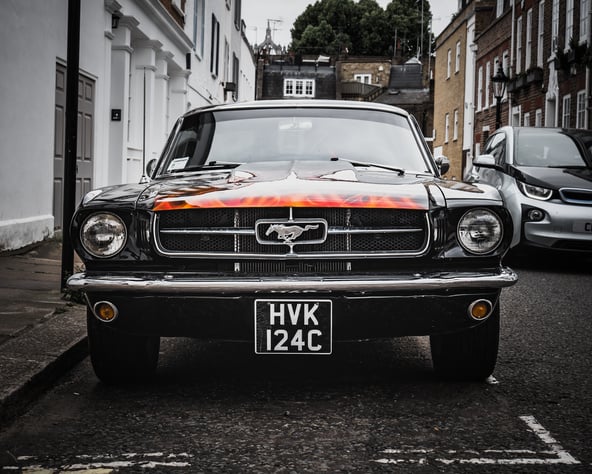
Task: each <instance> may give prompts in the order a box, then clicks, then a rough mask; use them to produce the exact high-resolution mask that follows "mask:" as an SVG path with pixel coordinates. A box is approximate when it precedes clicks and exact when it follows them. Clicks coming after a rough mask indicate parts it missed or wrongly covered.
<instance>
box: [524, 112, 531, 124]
mask: <svg viewBox="0 0 592 474" xmlns="http://www.w3.org/2000/svg"><path fill="white" fill-rule="evenodd" d="M523 124H524V126H525V127H530V112H525V113H524V122H523Z"/></svg>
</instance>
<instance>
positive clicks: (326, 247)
mask: <svg viewBox="0 0 592 474" xmlns="http://www.w3.org/2000/svg"><path fill="white" fill-rule="evenodd" d="M447 166H448V164H447V162H446V160H444V159H440V160H438V161H435V160H434V159H433V158H432V155H431V154H430V151H429V148H428V146H427V145H426V142H425V140H424V138H423V135H422V134H421V131H420V129H419V127H418V125H417V123H416V122H415V120H414V119H413V117H412V116H411V115H409V114H408V113H407V112H405V111H403V110H401V109H397V108H394V107H390V106H386V105H379V104H369V103H362V102H340V101H271V102H264V101H261V102H253V103H236V104H229V105H220V106H211V107H205V108H202V109H197V110H193V111H190V112H188V113H186V114H185V115H184V116H183V117H181V118H180V120H179V121H178V122H177V124H176V126H175V127H174V129H173V131H172V134H171V136H170V138H169V140H168V143H167V145H166V147H165V149H164V151H163V153H162V156H161V158H160V160H159V161H158V163H157V164H156V165H155V167H154V170H153V172H152V173H151V179H150V180H149V182H148V183H144V184H128V185H122V186H114V187H110V188H105V189H100V190H96V191H92V192H91V193H89V194H88V195H87V196H86V197H85V198H84V200H83V202H82V204H81V205H80V207H79V209H78V210H77V212H76V214H75V216H74V219H73V223H72V227H71V234H72V237H73V240H74V242H75V248H76V251H77V252H78V254H79V255H80V257H81V258H82V259H83V261H84V264H85V271H84V272H83V273H78V274H76V275H73V276H72V277H71V278H70V279H69V280H68V284H69V286H70V288H71V289H73V290H82V291H84V292H85V293H86V298H87V301H88V317H87V323H88V335H89V345H90V357H91V362H92V365H93V367H94V370H95V372H96V374H97V375H98V377H99V378H100V379H102V380H103V381H105V382H119V381H125V380H128V379H132V378H141V377H146V376H148V375H150V374H151V373H152V372H153V371H154V370H155V367H156V365H157V359H158V352H159V341H160V337H161V336H186V337H196V338H203V339H208V340H211V339H227V340H244V341H249V342H250V344H252V347H253V351H254V352H255V353H256V354H260V355H262V356H265V355H267V356H275V357H282V356H283V357H289V356H295V355H309V356H321V355H325V356H329V355H331V354H332V353H333V351H334V347H335V346H334V341H340V340H364V339H373V338H375V339H379V338H380V339H383V338H390V337H396V336H407V335H429V336H430V337H431V349H432V359H433V363H434V367H435V369H436V370H437V371H438V372H440V373H441V374H444V375H447V376H453V377H461V378H468V379H483V378H486V377H488V376H489V375H490V374H491V373H492V371H493V369H494V367H495V363H496V358H497V352H498V335H499V325H500V303H499V298H500V293H501V290H502V288H504V287H507V286H510V285H512V284H514V283H515V282H516V274H515V273H514V272H513V271H512V270H510V269H509V268H506V267H503V266H502V264H501V259H502V257H503V255H504V254H505V253H506V251H507V250H508V248H509V245H510V239H511V235H512V221H511V217H510V215H509V213H508V211H507V209H506V208H505V206H504V205H503V202H502V199H501V197H500V195H499V192H498V191H497V190H496V189H494V188H492V187H490V186H487V185H470V184H465V183H460V182H455V181H446V180H443V179H442V178H441V176H440V175H441V174H442V173H443V172H445V171H446V168H447Z"/></svg>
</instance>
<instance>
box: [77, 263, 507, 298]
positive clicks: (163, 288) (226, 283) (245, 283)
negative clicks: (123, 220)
mask: <svg viewBox="0 0 592 474" xmlns="http://www.w3.org/2000/svg"><path fill="white" fill-rule="evenodd" d="M517 281H518V276H517V275H516V273H515V272H514V271H512V270H511V269H510V268H501V269H500V271H499V272H438V273H413V274H406V275H388V276H376V277H368V278H364V279H360V276H359V275H354V276H352V277H350V278H348V277H343V276H341V277H315V276H306V277H298V278H296V277H285V278H271V277H270V278H263V277H261V278H252V277H251V278H249V277H238V276H237V277H232V278H230V277H227V276H225V277H212V276H208V277H203V278H201V277H198V276H197V275H195V274H183V273H146V274H121V273H118V274H110V275H92V274H86V273H77V274H75V275H72V276H71V277H70V278H69V279H68V283H67V284H68V287H69V288H70V289H71V290H81V291H85V292H107V293H122V292H125V293H142V294H165V293H168V294H171V293H172V294H177V295H178V294H187V295H189V294H210V295H213V294H227V293H232V294H249V293H250V294H253V293H300V294H302V293H320V292H324V293H326V292H342V293H371V292H397V291H413V292H422V291H426V290H430V291H434V290H467V289H499V288H505V287H508V286H512V285H513V284H514V283H516V282H517Z"/></svg>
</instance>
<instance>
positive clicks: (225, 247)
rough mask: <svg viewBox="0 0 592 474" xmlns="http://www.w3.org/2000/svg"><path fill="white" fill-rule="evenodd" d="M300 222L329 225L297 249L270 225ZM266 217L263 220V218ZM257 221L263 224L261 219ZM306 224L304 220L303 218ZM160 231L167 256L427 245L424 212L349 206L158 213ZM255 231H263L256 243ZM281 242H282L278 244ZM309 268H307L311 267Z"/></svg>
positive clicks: (405, 249) (398, 249) (413, 249)
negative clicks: (325, 236) (318, 241)
mask: <svg viewBox="0 0 592 474" xmlns="http://www.w3.org/2000/svg"><path fill="white" fill-rule="evenodd" d="M274 220H277V221H278V223H280V224H285V225H290V223H292V222H294V221H295V222H294V223H295V224H297V225H300V226H301V227H304V224H303V223H302V221H301V220H309V221H310V222H311V223H312V224H313V225H314V226H316V224H318V223H319V222H323V221H326V223H327V225H326V226H327V232H328V235H327V238H326V239H325V240H324V241H323V242H320V243H303V244H298V239H295V240H294V241H293V242H292V244H293V248H292V250H291V248H290V247H291V246H290V245H288V244H287V243H283V240H281V239H278V238H277V237H278V235H277V234H276V233H274V232H273V231H272V232H270V233H269V234H268V235H266V231H267V230H268V228H269V226H270V223H272V222H273V221H274ZM261 221H263V223H262V222H261ZM258 222H259V225H257V223H258ZM305 222H306V221H305ZM155 228H156V235H157V238H158V243H159V248H160V250H161V251H162V252H163V253H165V254H175V253H183V254H203V253H208V254H213V255H214V256H215V254H226V256H229V254H232V255H236V256H237V257H239V256H241V255H245V254H249V255H252V256H253V255H255V256H256V255H261V256H265V255H268V256H282V255H286V256H288V255H289V254H290V253H295V254H298V255H299V256H302V255H307V254H309V255H311V256H313V255H317V254H325V255H329V256H330V255H331V254H341V255H347V254H350V253H351V254H356V253H357V254H359V253H371V252H377V253H402V254H405V253H419V252H421V251H422V250H424V249H425V247H426V245H427V241H426V239H427V238H428V224H427V220H426V213H425V211H414V210H399V209H357V208H355V209H346V208H291V209H290V208H237V209H233V208H222V209H190V210H177V211H164V212H160V213H158V217H157V221H156V226H155ZM324 231H325V229H324V224H323V225H322V226H319V227H315V228H311V229H309V230H307V231H306V233H305V234H303V237H302V238H301V240H313V241H314V240H322V236H323V233H324ZM256 232H258V234H259V240H262V241H263V243H260V242H258V240H257V236H256ZM277 243H280V244H281V245H274V244H277ZM307 268H308V267H307ZM311 271H314V270H311Z"/></svg>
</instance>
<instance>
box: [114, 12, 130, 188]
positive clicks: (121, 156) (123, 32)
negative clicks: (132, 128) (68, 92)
mask: <svg viewBox="0 0 592 474" xmlns="http://www.w3.org/2000/svg"><path fill="white" fill-rule="evenodd" d="M137 25H138V22H137V20H135V19H133V18H130V17H123V18H121V19H120V20H119V26H118V28H117V29H115V30H113V40H112V51H111V87H110V89H111V94H110V95H111V99H110V110H109V120H110V127H109V156H108V160H109V172H108V177H107V180H108V184H120V183H124V182H126V180H127V179H126V178H127V176H126V174H127V140H128V121H129V96H130V68H131V57H132V52H133V48H132V47H131V37H132V28H135V27H136V26H137ZM113 111H120V112H121V114H120V116H119V117H112V112H113Z"/></svg>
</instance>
